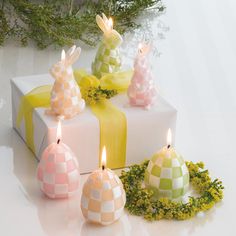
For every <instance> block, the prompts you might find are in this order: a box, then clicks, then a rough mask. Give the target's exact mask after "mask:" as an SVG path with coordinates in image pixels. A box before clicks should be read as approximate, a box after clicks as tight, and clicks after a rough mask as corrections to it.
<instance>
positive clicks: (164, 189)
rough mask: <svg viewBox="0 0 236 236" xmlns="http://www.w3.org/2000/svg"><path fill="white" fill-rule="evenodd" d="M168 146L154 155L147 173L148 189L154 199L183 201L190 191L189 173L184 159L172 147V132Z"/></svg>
mask: <svg viewBox="0 0 236 236" xmlns="http://www.w3.org/2000/svg"><path fill="white" fill-rule="evenodd" d="M167 143H168V144H167V146H166V147H163V148H162V149H161V150H160V151H159V152H157V153H156V154H154V156H153V157H152V159H151V160H150V161H149V163H148V167H147V169H146V172H145V184H146V187H147V188H149V189H151V190H153V192H154V197H156V198H162V197H166V198H169V199H173V200H182V197H183V196H184V195H185V193H186V192H187V190H188V186H189V172H188V168H187V166H186V165H185V162H184V160H183V158H182V157H181V156H180V155H179V154H178V153H177V152H176V151H175V149H174V148H173V147H171V131H170V130H169V131H168V142H167Z"/></svg>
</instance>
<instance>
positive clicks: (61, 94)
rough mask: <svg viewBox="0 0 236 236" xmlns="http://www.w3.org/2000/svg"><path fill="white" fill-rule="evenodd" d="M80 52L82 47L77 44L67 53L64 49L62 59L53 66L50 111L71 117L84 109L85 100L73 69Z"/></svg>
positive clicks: (51, 71) (57, 114)
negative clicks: (53, 79)
mask: <svg viewBox="0 0 236 236" xmlns="http://www.w3.org/2000/svg"><path fill="white" fill-rule="evenodd" d="M80 52H81V49H80V48H79V47H76V46H75V45H74V46H73V47H71V48H70V49H69V50H68V51H67V52H66V53H65V51H64V50H63V51H62V54H61V60H60V61H59V62H57V63H56V64H54V65H53V66H52V68H51V70H50V73H51V75H52V76H53V77H54V78H55V82H54V85H53V88H52V91H51V110H50V111H49V112H48V113H51V114H53V115H56V116H64V117H65V118H66V119H69V118H72V117H74V116H75V115H77V114H78V113H80V112H82V111H83V109H84V107H85V101H84V100H83V99H82V97H81V93H80V89H79V86H78V84H77V83H76V81H75V79H74V74H73V69H72V64H73V63H74V62H75V61H76V60H77V59H78V58H79V55H80Z"/></svg>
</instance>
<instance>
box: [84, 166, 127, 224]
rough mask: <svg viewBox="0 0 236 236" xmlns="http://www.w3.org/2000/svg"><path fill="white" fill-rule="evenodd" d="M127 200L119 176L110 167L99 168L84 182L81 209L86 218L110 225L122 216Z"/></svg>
mask: <svg viewBox="0 0 236 236" xmlns="http://www.w3.org/2000/svg"><path fill="white" fill-rule="evenodd" d="M125 201H126V195H125V191H124V189H123V185H122V182H121V181H120V179H119V177H118V176H117V175H116V174H114V172H112V171H111V170H109V169H105V170H97V171H95V172H93V173H92V174H91V175H90V176H89V178H88V180H87V181H86V183H85V184H84V187H83V193H82V198H81V210H82V213H83V215H84V217H85V218H86V219H88V220H90V221H93V222H96V223H99V224H102V225H108V224H111V223H113V222H114V221H116V220H118V219H119V218H120V216H121V215H122V213H123V208H124V205H125Z"/></svg>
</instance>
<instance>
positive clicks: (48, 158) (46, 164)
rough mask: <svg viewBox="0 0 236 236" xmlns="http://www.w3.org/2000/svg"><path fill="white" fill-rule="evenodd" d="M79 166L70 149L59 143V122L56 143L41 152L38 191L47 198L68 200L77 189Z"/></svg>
mask: <svg viewBox="0 0 236 236" xmlns="http://www.w3.org/2000/svg"><path fill="white" fill-rule="evenodd" d="M79 176H80V175H79V165H78V161H77V159H76V156H75V155H74V153H73V152H72V151H71V149H70V148H69V147H68V146H67V145H66V144H64V143H62V142H61V122H60V121H59V123H58V128H57V142H56V143H52V144H50V145H49V146H48V147H47V148H46V149H45V150H44V152H43V154H42V156H41V159H40V162H39V165H38V169H37V179H38V181H39V185H40V189H41V190H42V192H43V193H44V194H45V195H46V196H47V197H49V198H53V199H54V198H68V197H70V196H72V195H73V194H74V193H75V192H76V191H77V190H78V187H79Z"/></svg>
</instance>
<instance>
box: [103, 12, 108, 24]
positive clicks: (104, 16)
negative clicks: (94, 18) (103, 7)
mask: <svg viewBox="0 0 236 236" xmlns="http://www.w3.org/2000/svg"><path fill="white" fill-rule="evenodd" d="M102 18H103V21H104V22H107V21H108V18H107V16H106V15H105V14H104V13H102Z"/></svg>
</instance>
